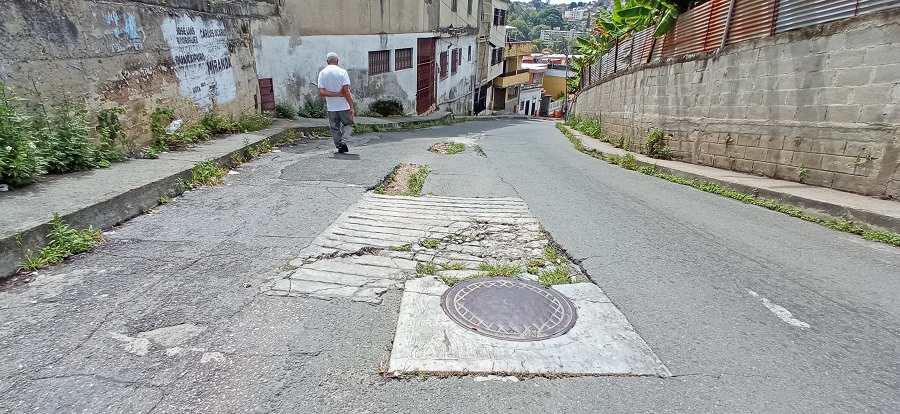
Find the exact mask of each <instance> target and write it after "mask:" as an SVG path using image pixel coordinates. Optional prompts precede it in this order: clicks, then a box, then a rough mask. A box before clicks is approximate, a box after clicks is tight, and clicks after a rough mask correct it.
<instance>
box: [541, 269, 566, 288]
mask: <svg viewBox="0 0 900 414" xmlns="http://www.w3.org/2000/svg"><path fill="white" fill-rule="evenodd" d="M538 282H540V283H541V284H542V285H544V286H550V285H563V284H567V283H572V278H571V277H570V276H569V266H566V265H559V266H556V267H554V268H553V269H551V270H544V271H543V272H541V273H540V276H539V277H538Z"/></svg>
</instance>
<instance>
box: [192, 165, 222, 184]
mask: <svg viewBox="0 0 900 414" xmlns="http://www.w3.org/2000/svg"><path fill="white" fill-rule="evenodd" d="M227 172H228V171H227V170H225V169H224V168H219V167H218V166H217V165H215V164H213V163H212V161H204V162H201V163H198V164H197V165H195V166H194V169H193V170H191V175H192V176H193V179H194V182H193V184H194V186H198V185H219V184H222V181H223V179H224V177H225V173H227Z"/></svg>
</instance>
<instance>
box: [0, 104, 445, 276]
mask: <svg viewBox="0 0 900 414" xmlns="http://www.w3.org/2000/svg"><path fill="white" fill-rule="evenodd" d="M447 116H449V113H447V112H437V113H434V114H430V115H428V116H423V117H398V118H369V117H357V118H356V122H357V124H359V125H378V126H382V127H386V128H387V129H392V130H400V129H401V126H402V124H410V123H413V124H414V123H426V122H431V121H436V120H440V119H444V118H446V117H447ZM327 127H328V120H327V119H309V118H300V119H297V120H293V121H289V120H283V119H279V120H276V121H275V122H274V123H273V124H272V126H270V127H269V128H267V129H264V130H262V131H256V132H252V133H247V134H235V135H229V136H226V137H224V138H220V139H214V140H211V141H207V142H205V143H202V144H199V145H196V146H193V147H191V148H189V149H187V150H185V151H176V152H169V153H166V154H162V155H160V157H159V159H156V160H148V159H135V160H129V161H127V162H121V163H116V164H113V165H112V166H111V167H109V168H104V169H97V170H90V171H82V172H78V173H72V174H65V175H50V176H46V177H44V179H43V181H42V182H39V183H35V184H32V185H29V186H28V187H25V188H22V189H19V190H14V191H9V192H3V193H0V279H2V278H3V277H5V276H7V275H10V274H12V273H14V272H16V271H17V270H18V268H19V266H21V265H22V263H23V262H24V260H25V257H24V256H25V254H26V252H29V251H30V252H31V254H36V253H37V252H38V251H39V250H40V249H41V248H42V247H43V246H44V245H45V241H44V239H45V237H46V235H47V233H49V231H50V226H49V225H48V224H47V222H49V221H50V220H51V219H53V214H54V213H58V214H59V215H60V217H61V218H62V219H63V221H65V222H66V223H68V224H70V225H72V226H73V227H76V228H86V227H88V226H93V227H94V228H95V229H107V228H109V227H112V226H114V225H116V224H117V223H120V222H122V221H125V220H127V219H130V218H132V217H135V216H137V215H139V214H142V213H143V212H144V211H147V210H149V209H151V208H153V207H156V206H157V205H159V197H160V196H166V197H170V196H172V195H177V194H179V193H181V192H182V191H183V189H182V186H181V185H180V184H181V183H182V180H184V181H191V180H192V178H193V177H192V175H191V170H192V169H193V168H194V165H196V164H197V163H199V162H203V161H207V160H212V161H213V162H214V163H215V164H217V165H219V166H223V167H226V168H228V167H231V166H232V160H231V155H232V154H234V153H237V152H239V151H241V150H243V148H244V145H245V144H246V143H249V144H250V145H256V144H258V143H260V142H262V141H269V143H272V144H274V143H275V142H277V141H278V140H279V139H280V138H281V135H282V133H283V132H284V131H285V130H287V129H296V130H299V131H301V132H312V131H316V130H321V129H322V128H327Z"/></svg>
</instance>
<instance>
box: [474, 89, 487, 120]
mask: <svg viewBox="0 0 900 414" xmlns="http://www.w3.org/2000/svg"><path fill="white" fill-rule="evenodd" d="M488 87H490V84H487V85H484V86H481V87H478V88H475V105H474V108H472V111H473V112H474V113H473V115H478V114H479V113H481V111H484V110H485V109H487V94H488Z"/></svg>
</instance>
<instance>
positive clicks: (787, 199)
mask: <svg viewBox="0 0 900 414" xmlns="http://www.w3.org/2000/svg"><path fill="white" fill-rule="evenodd" d="M566 128H568V129H569V130H570V131H572V133H574V134H575V136H576V137H577V138H578V139H580V140H581V143H582V145H583V146H584V147H585V148H587V149H590V150H594V151H597V152H599V153H601V154H603V155H607V156H608V155H618V156H622V155H625V154H626V153H629V152H628V151H625V150H623V149H621V148H616V147H614V146H612V145H610V144H609V143H606V142H602V141H600V140H598V139H596V138H592V137H589V136H587V135H584V134H582V133H581V132H578V131H576V130H574V129H572V128H569V127H566ZM631 154H632V155H634V158H635V159H636V160H637V161H638V163H639V164H642V165H643V164H650V165H656V166H657V168H659V170H660V171H661V172H663V173H666V174H671V175H675V176H678V177H682V178H686V179H690V180H695V181H708V182H711V183H715V184H717V185H719V186H720V187H723V188H726V189H729V190H733V191H738V192H741V193H744V194H751V195H753V196H757V197H761V198H768V199H771V200H775V201H778V202H781V203H784V204H787V205H790V206H793V207H797V208H800V209H803V210H804V211H807V210H809V211H810V212H815V213H816V215H818V216H820V217H821V216H824V217H827V218H833V219H843V220H850V221H852V222H854V223H855V224H858V225H860V226H863V227H870V228H873V229H879V230H887V231H891V232H895V233H900V202H897V201H892V200H881V199H878V198H874V197H868V196H863V195H859V194H853V193H847V192H843V191H838V190H833V189H830V188H824V187H816V186H812V185H808V184H801V183H797V182H793V181H784V180H777V179H774V178H766V177H760V176H757V175H752V174H745V173H740V172H737V171H730V170H723V169H719V168H714V167H707V166H704V165H696V164H688V163H684V162H680V161H670V160H660V159H656V158H650V157H648V156H646V155H642V154H637V153H631Z"/></svg>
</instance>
